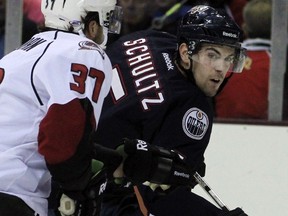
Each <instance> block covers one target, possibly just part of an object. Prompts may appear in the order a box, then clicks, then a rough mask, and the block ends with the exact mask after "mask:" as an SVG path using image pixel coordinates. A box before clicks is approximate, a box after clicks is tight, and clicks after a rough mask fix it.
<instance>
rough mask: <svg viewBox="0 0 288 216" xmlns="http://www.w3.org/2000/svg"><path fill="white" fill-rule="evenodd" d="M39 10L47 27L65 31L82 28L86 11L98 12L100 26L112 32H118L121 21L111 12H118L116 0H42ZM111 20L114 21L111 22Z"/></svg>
mask: <svg viewBox="0 0 288 216" xmlns="http://www.w3.org/2000/svg"><path fill="white" fill-rule="evenodd" d="M41 10H42V13H43V14H44V17H45V26H46V27H48V28H54V29H60V30H65V31H68V30H70V29H73V32H75V33H78V32H79V31H80V30H83V29H84V23H83V19H84V18H85V17H86V15H87V13H88V12H98V14H99V24H100V25H101V26H103V27H106V28H107V29H108V30H110V32H113V33H119V32H120V29H119V27H118V26H119V25H120V26H121V21H119V20H115V18H113V17H112V16H113V14H116V15H117V13H118V14H119V13H120V12H118V11H116V10H119V7H117V6H116V0H42V4H41ZM120 10H121V9H120ZM111 20H112V21H113V22H114V23H112V24H111ZM117 22H118V23H117ZM119 22H120V23H119ZM110 24H111V25H110ZM109 27H110V28H111V27H113V28H114V29H109ZM116 27H117V28H118V29H117V28H116ZM117 31H119V32H117Z"/></svg>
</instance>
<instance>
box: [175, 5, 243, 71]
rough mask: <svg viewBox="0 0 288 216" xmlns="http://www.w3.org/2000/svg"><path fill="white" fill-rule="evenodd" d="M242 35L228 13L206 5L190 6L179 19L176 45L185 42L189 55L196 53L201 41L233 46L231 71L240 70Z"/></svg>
mask: <svg viewBox="0 0 288 216" xmlns="http://www.w3.org/2000/svg"><path fill="white" fill-rule="evenodd" d="M242 35H243V33H242V30H241V29H240V28H239V26H238V25H237V24H236V23H235V22H234V21H233V20H232V19H231V17H230V16H229V15H227V14H226V13H224V12H220V11H218V10H216V9H214V8H212V7H210V6H206V5H198V6H195V7H193V8H191V9H190V10H189V11H188V12H187V13H186V14H185V15H184V16H183V18H182V19H181V21H180V23H179V26H178V32H177V38H178V45H180V44H181V43H186V44H187V45H188V54H189V56H191V57H192V55H194V54H197V52H198V51H199V50H200V48H201V44H202V43H211V44H219V45H225V46H231V47H233V48H235V52H236V53H235V56H236V58H235V62H234V64H233V65H234V68H233V69H232V71H233V72H241V71H242V69H243V66H244V60H245V56H246V55H245V49H243V48H242V47H241V41H242Z"/></svg>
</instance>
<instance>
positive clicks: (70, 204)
mask: <svg viewBox="0 0 288 216" xmlns="http://www.w3.org/2000/svg"><path fill="white" fill-rule="evenodd" d="M93 157H94V158H95V159H97V160H95V159H93V160H92V173H93V176H92V177H91V179H90V181H89V183H88V185H87V186H86V188H85V190H83V191H82V192H73V191H64V195H62V197H61V199H60V207H59V208H58V209H59V211H60V213H61V215H62V216H66V215H77V216H96V215H98V214H99V212H100V204H101V199H102V194H103V193H104V191H105V189H106V184H107V181H108V179H109V178H111V177H112V175H113V172H114V170H115V169H116V168H117V167H118V166H119V165H120V164H121V162H122V156H121V155H120V154H119V153H118V152H116V151H115V150H112V149H108V148H105V147H103V146H100V145H98V144H94V146H93Z"/></svg>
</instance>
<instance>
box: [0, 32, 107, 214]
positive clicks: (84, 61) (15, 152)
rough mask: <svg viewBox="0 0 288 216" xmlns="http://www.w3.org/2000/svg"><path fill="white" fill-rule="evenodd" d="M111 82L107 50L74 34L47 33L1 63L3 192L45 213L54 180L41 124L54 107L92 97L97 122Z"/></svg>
mask: <svg viewBox="0 0 288 216" xmlns="http://www.w3.org/2000/svg"><path fill="white" fill-rule="evenodd" d="M111 79H112V67H111V63H110V60H109V58H108V57H107V55H106V54H105V53H104V51H103V50H102V49H101V48H100V47H99V46H97V45H96V44H95V43H94V42H92V41H91V40H89V39H87V38H85V37H82V36H79V35H76V34H72V33H66V32H62V31H48V32H43V33H39V34H37V35H35V36H34V37H33V38H32V39H31V40H30V41H28V42H27V43H25V44H24V45H22V46H21V47H20V48H18V49H17V50H15V51H13V52H11V53H10V54H8V55H6V56H5V57H3V58H2V59H1V60H0V192H4V193H9V194H13V195H16V196H18V197H20V198H22V199H23V200H24V201H25V202H26V203H27V204H28V205H29V206H30V207H31V208H32V209H34V210H35V212H37V213H38V214H40V216H46V215H47V208H48V207H47V206H48V205H47V200H46V198H47V197H48V196H49V193H50V183H51V176H50V174H49V171H48V170H47V167H46V165H45V161H44V158H43V156H42V155H40V154H39V152H38V142H37V139H38V132H39V124H40V122H41V120H42V119H43V118H44V117H45V115H46V113H47V111H48V110H49V107H50V106H51V105H53V104H66V103H68V102H69V101H71V100H73V99H75V98H80V99H82V98H88V99H89V100H90V101H91V103H92V105H93V109H94V117H95V119H96V122H97V120H98V119H99V116H100V113H101V108H102V103H103V100H104V98H105V97H106V96H107V94H108V92H109V89H110V84H111Z"/></svg>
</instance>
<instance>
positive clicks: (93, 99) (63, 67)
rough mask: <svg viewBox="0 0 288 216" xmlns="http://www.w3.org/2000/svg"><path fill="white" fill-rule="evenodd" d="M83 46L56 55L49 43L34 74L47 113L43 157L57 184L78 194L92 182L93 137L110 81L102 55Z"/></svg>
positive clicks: (42, 130)
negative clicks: (78, 191)
mask: <svg viewBox="0 0 288 216" xmlns="http://www.w3.org/2000/svg"><path fill="white" fill-rule="evenodd" d="M58 45H59V44H58ZM88 45H89V47H87V46H88ZM83 47H84V48H83ZM83 47H81V46H80V48H79V47H77V49H76V48H75V49H74V48H71V47H65V46H64V47H63V49H62V50H61V52H59V53H58V54H57V55H56V54H54V53H53V50H55V49H56V48H57V44H51V47H50V48H49V49H48V50H47V51H46V53H44V55H43V56H42V58H41V59H40V60H39V64H37V65H36V66H35V74H34V75H35V76H34V82H35V86H36V87H35V88H36V90H37V93H38V95H39V103H40V104H41V103H42V104H43V106H42V109H43V110H44V111H45V112H46V115H45V117H44V118H43V120H42V121H41V123H40V127H39V136H38V141H39V152H40V153H41V154H42V155H43V156H44V157H45V160H46V164H47V167H48V169H49V171H50V173H51V174H52V176H53V178H54V180H56V181H57V182H59V183H60V184H61V186H62V187H63V188H64V189H66V190H75V191H77V190H83V189H84V188H85V186H86V185H87V183H88V181H89V179H90V177H91V159H92V155H91V152H92V151H91V135H92V133H93V132H94V131H95V129H96V127H97V125H96V122H97V121H98V119H99V118H100V114H101V109H102V105H103V100H104V98H105V97H106V96H107V94H108V91H109V89H110V85H111V79H112V67H111V63H110V60H109V58H108V57H107V55H106V54H105V53H104V52H103V50H102V49H100V48H99V47H98V46H97V45H93V43H88V44H86V46H83Z"/></svg>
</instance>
